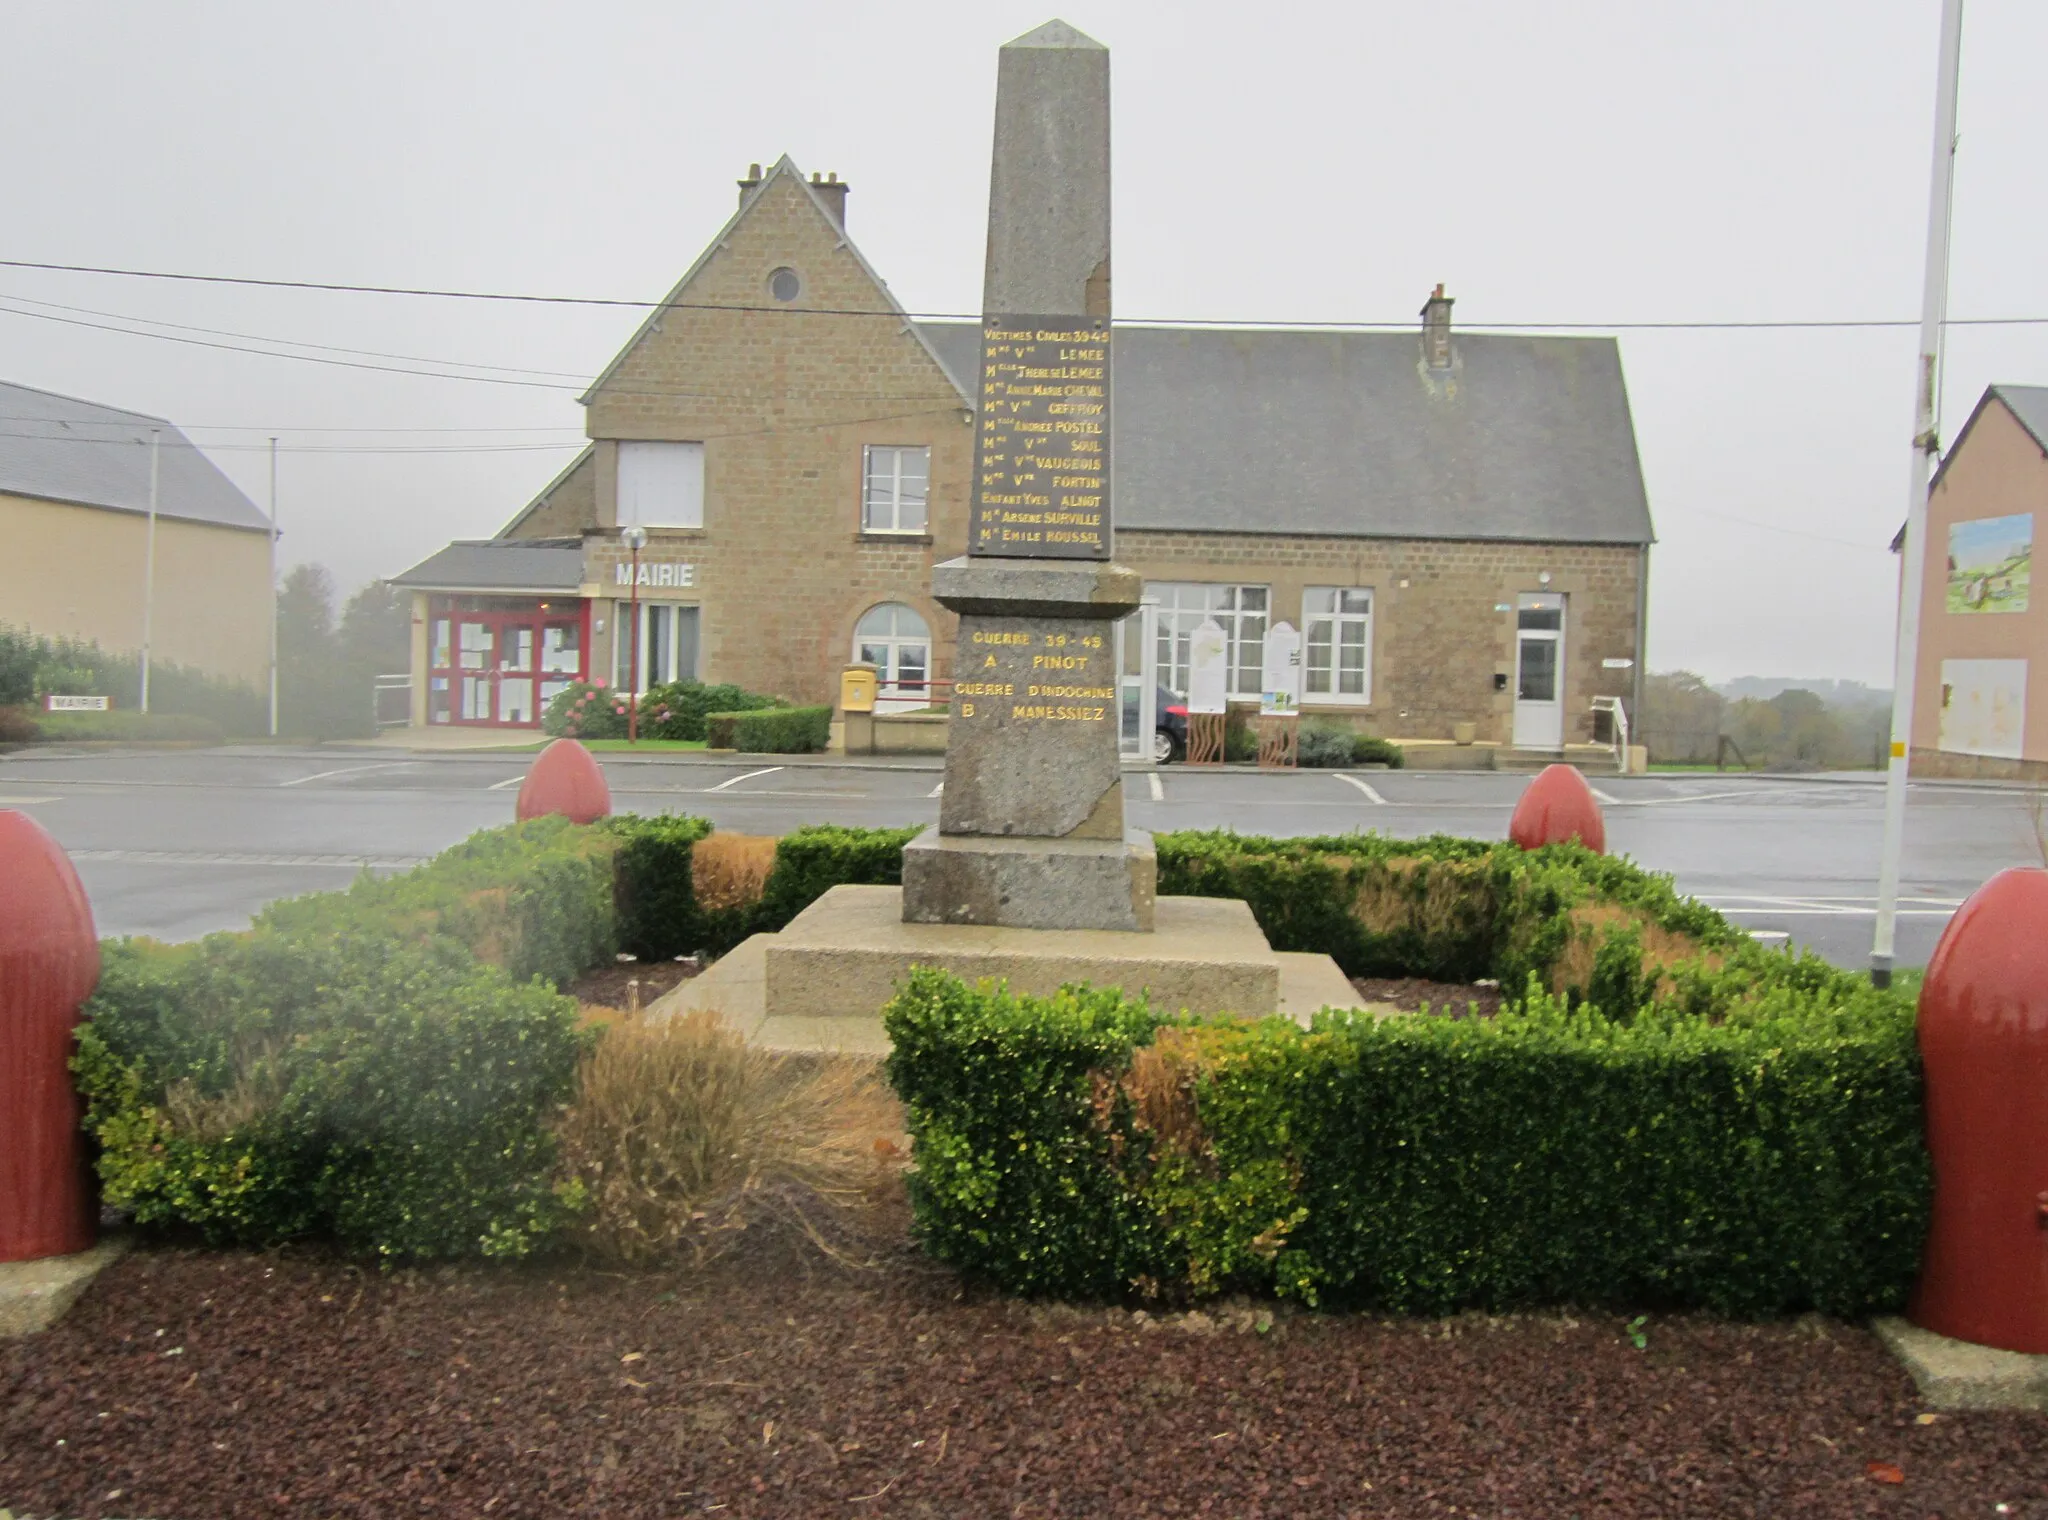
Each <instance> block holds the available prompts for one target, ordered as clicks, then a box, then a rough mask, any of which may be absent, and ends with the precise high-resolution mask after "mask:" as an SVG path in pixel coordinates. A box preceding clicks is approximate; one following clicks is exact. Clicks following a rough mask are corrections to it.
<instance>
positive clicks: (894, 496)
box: [860, 444, 932, 533]
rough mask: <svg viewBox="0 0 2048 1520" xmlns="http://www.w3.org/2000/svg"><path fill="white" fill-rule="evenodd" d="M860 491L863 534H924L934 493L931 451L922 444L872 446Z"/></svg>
mask: <svg viewBox="0 0 2048 1520" xmlns="http://www.w3.org/2000/svg"><path fill="white" fill-rule="evenodd" d="M866 455H867V459H866V468H865V470H864V471H863V474H864V476H865V481H864V484H863V486H862V488H861V507H860V528H861V532H863V533H922V532H924V531H925V525H926V523H927V522H928V521H929V518H928V516H927V514H926V510H925V501H926V497H927V496H928V495H929V493H930V490H931V478H932V451H931V450H930V449H929V448H927V447H924V446H922V445H919V446H916V447H908V448H906V447H900V446H896V445H882V444H869V445H868V447H867V450H866Z"/></svg>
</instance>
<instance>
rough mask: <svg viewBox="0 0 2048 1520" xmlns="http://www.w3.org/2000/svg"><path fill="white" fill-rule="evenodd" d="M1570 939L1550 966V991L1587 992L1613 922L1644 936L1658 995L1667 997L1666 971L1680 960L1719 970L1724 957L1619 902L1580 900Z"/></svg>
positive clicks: (1645, 958) (1649, 970)
mask: <svg viewBox="0 0 2048 1520" xmlns="http://www.w3.org/2000/svg"><path fill="white" fill-rule="evenodd" d="M1570 916H1571V924H1572V934H1571V940H1570V942H1569V943H1567V944H1566V945H1565V948H1564V953H1563V954H1562V955H1560V956H1559V957H1558V958H1557V960H1556V962H1555V963H1554V964H1553V965H1552V966H1551V968H1550V990H1551V991H1552V992H1553V993H1557V994H1560V995H1561V994H1562V993H1563V992H1564V991H1565V989H1566V988H1570V989H1571V990H1573V991H1574V992H1584V991H1585V990H1586V987H1587V984H1588V983H1590V982H1591V981H1592V979H1593V962H1594V959H1595V958H1596V957H1597V956H1598V955H1599V953H1600V941H1601V940H1602V939H1603V938H1605V936H1606V931H1607V929H1608V927H1609V926H1610V925H1613V924H1621V925H1625V926H1631V927H1633V928H1634V929H1635V930H1636V932H1637V933H1639V934H1640V935H1642V937H1643V974H1644V975H1645V976H1649V975H1650V974H1652V973H1655V974H1656V977H1657V981H1656V996H1658V997H1664V996H1667V995H1668V994H1669V993H1670V992H1671V990H1672V988H1671V982H1670V979H1669V977H1667V976H1666V975H1665V974H1664V973H1665V972H1667V971H1668V970H1669V969H1670V968H1671V967H1673V966H1675V965H1678V964H1679V963H1680V962H1687V961H1696V962H1698V963H1700V964H1701V965H1704V966H1706V967H1707V968H1709V969H1710V970H1718V969H1719V968H1720V966H1721V963H1722V961H1723V959H1724V957H1723V956H1722V955H1721V954H1720V952H1718V951H1712V950H1702V949H1701V948H1700V943H1699V941H1698V940H1696V939H1694V938H1693V937H1692V936H1691V935H1689V934H1679V933H1676V932H1675V931H1673V930H1670V929H1667V928H1665V927H1664V926H1663V925H1662V924H1658V923H1653V922H1651V921H1650V920H1649V919H1646V918H1642V917H1639V916H1638V915H1636V914H1635V913H1632V912H1630V911H1629V910H1628V909H1627V908H1624V907H1622V906H1621V905H1619V904H1618V903H1580V904H1579V905H1578V906H1577V907H1576V908H1573V909H1572V910H1571V915H1570Z"/></svg>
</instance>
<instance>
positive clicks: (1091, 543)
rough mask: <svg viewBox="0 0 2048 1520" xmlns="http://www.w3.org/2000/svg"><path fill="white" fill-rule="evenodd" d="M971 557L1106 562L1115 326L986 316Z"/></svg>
mask: <svg viewBox="0 0 2048 1520" xmlns="http://www.w3.org/2000/svg"><path fill="white" fill-rule="evenodd" d="M980 420H981V427H980V431H979V432H978V433H977V434H976V436H975V450H974V514H973V522H972V524H971V526H970V528H969V532H968V544H967V552H968V553H969V554H974V555H1004V556H1012V557H1015V558H1019V559H1108V558H1109V550H1110V531H1109V524H1110V517H1109V319H1108V318H1107V317H983V318H982V322H981V406H980Z"/></svg>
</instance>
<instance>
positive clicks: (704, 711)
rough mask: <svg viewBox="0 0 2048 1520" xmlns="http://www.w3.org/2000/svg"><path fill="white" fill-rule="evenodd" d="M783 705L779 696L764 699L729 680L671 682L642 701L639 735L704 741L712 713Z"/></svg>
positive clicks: (655, 689) (652, 690) (753, 709)
mask: <svg viewBox="0 0 2048 1520" xmlns="http://www.w3.org/2000/svg"><path fill="white" fill-rule="evenodd" d="M784 705H785V704H784V703H783V701H782V699H781V698H780V697H769V696H763V695H762V694H761V693H760V692H755V691H748V690H747V689H746V688H745V687H741V686H735V685H733V684H732V683H731V682H729V681H727V682H721V683H719V684H717V685H714V686H707V685H705V684H704V683H703V682H702V681H672V682H670V683H669V684H668V685H666V686H656V687H654V688H653V689H651V690H650V691H649V692H648V693H647V695H646V696H644V697H642V698H641V699H640V733H641V736H642V737H643V738H649V739H702V738H704V737H705V727H706V720H707V719H708V718H709V717H710V715H711V714H713V713H736V712H752V711H756V710H759V709H761V708H772V707H781V706H784Z"/></svg>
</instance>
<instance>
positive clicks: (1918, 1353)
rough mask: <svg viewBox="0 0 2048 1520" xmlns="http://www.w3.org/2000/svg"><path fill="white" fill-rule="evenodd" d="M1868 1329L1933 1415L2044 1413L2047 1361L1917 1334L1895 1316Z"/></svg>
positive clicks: (1918, 1331) (1916, 1329) (2047, 1405)
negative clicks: (1949, 1411)
mask: <svg viewBox="0 0 2048 1520" xmlns="http://www.w3.org/2000/svg"><path fill="white" fill-rule="evenodd" d="M1870 1328H1871V1329H1873V1330H1875V1331H1876V1332H1877V1337H1878V1339H1879V1340H1881V1341H1883V1342H1884V1343H1885V1345H1886V1346H1888V1347H1890V1348H1891V1353H1892V1355H1893V1356H1896V1357H1897V1358H1898V1359H1899V1360H1900V1361H1901V1362H1902V1363H1904V1364H1905V1368H1906V1370H1907V1371H1908V1372H1910V1373H1912V1374H1913V1382H1914V1383H1915V1384H1916V1385H1917V1386H1918V1387H1919V1389H1920V1395H1921V1397H1922V1398H1924V1399H1926V1400H1927V1402H1928V1404H1929V1406H1930V1407H1932V1408H1935V1409H2048V1356H2030V1355H2028V1354H2027V1353H2025V1352H2023V1351H2000V1350H1998V1349H1997V1348H1996V1347H1993V1346H1978V1345H1973V1344H1972V1343H1971V1342H1969V1341H1959V1340H1952V1339H1951V1338H1950V1337H1948V1336H1946V1335H1937V1334H1935V1332H1934V1331H1932V1330H1923V1329H1921V1328H1920V1327H1919V1326H1918V1325H1915V1324H1912V1323H1910V1322H1908V1321H1906V1320H1903V1319H1899V1318H1897V1317H1895V1316H1886V1317H1885V1318H1882V1319H1877V1320H1873V1321H1872V1322H1871V1326H1870Z"/></svg>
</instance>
